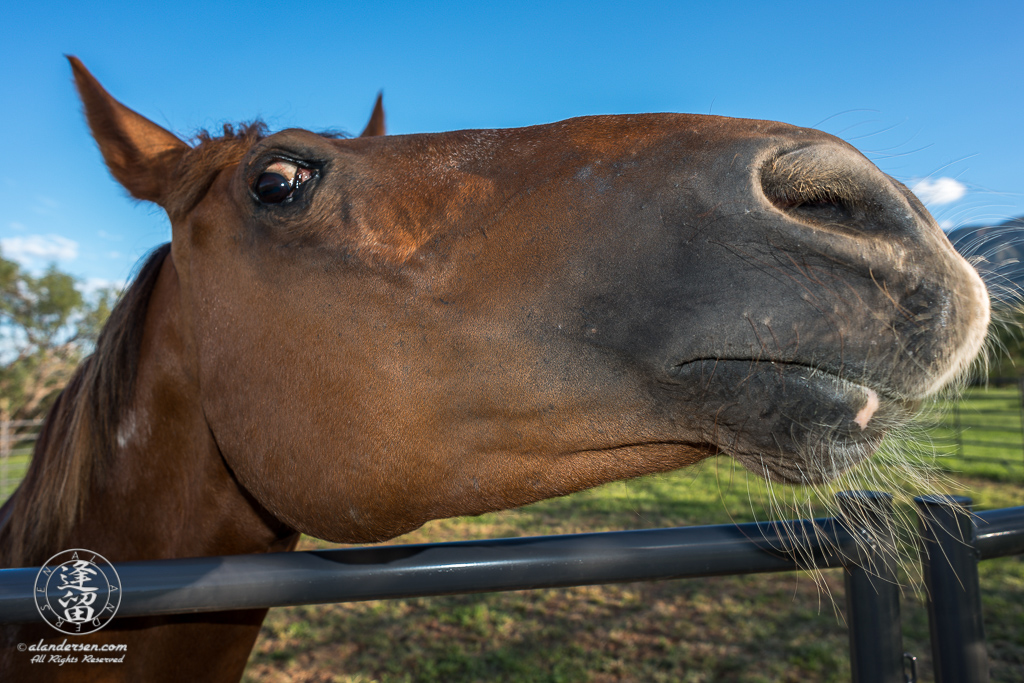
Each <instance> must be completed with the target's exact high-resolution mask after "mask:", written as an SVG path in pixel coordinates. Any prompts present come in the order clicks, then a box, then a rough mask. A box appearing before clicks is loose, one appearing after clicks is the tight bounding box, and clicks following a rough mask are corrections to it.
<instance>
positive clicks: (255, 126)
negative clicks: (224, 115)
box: [163, 121, 268, 219]
mask: <svg viewBox="0 0 1024 683" xmlns="http://www.w3.org/2000/svg"><path fill="white" fill-rule="evenodd" d="M267 132H268V129H267V126H266V124H265V123H263V122H262V121H253V122H251V123H243V124H239V125H238V126H237V127H236V126H233V125H231V124H230V123H226V124H224V128H223V133H222V134H221V135H220V136H214V135H211V134H210V133H209V132H208V131H205V130H203V131H200V132H199V133H198V134H197V135H196V136H195V138H194V140H193V142H194V144H193V146H192V148H191V149H189V150H188V151H187V152H185V154H184V155H183V156H182V158H181V161H180V162H179V163H178V166H177V170H176V172H175V175H174V177H173V178H170V179H168V180H169V182H170V187H169V188H168V192H167V194H166V199H165V201H164V202H163V204H164V209H166V210H167V213H168V214H169V215H170V216H171V217H172V219H173V218H174V217H176V216H180V215H182V214H185V213H188V212H189V211H190V210H192V208H193V207H194V206H195V205H196V204H197V203H198V202H199V200H200V199H202V197H203V195H204V194H206V191H207V190H208V189H209V187H210V185H211V184H212V183H213V179H214V178H215V177H216V175H217V173H219V172H220V171H221V170H222V169H224V168H226V167H228V166H231V165H232V164H236V163H238V162H239V161H240V160H241V159H242V157H244V156H245V154H246V152H248V151H249V149H250V148H251V147H252V146H253V145H254V144H255V143H257V142H259V141H260V140H261V139H263V138H264V137H266V135H267Z"/></svg>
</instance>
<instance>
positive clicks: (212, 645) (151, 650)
mask: <svg viewBox="0 0 1024 683" xmlns="http://www.w3.org/2000/svg"><path fill="white" fill-rule="evenodd" d="M184 322H186V321H184V320H183V318H182V316H181V307H180V299H179V282H178V278H177V274H176V272H175V269H174V264H173V261H172V260H171V259H170V258H167V259H165V262H164V264H163V265H162V267H161V270H160V273H159V276H158V277H157V280H156V283H155V286H154V288H153V291H152V294H151V296H150V298H149V304H148V310H147V312H146V314H145V329H144V331H143V334H142V341H141V345H140V348H139V362H138V366H137V375H136V381H135V385H134V389H133V391H132V398H131V400H130V401H129V403H128V407H127V409H126V410H124V411H123V414H122V415H121V416H120V419H119V421H118V422H119V424H118V427H117V433H116V437H115V438H114V439H113V443H114V444H115V447H114V448H113V453H112V454H111V455H112V457H111V458H110V459H109V460H107V461H105V462H103V463H102V464H95V465H94V466H91V467H87V468H83V471H84V472H88V478H89V479H90V483H89V486H88V487H87V492H86V493H85V495H83V497H82V504H81V508H80V512H79V514H78V515H77V517H76V521H75V522H74V523H73V524H72V525H71V527H70V531H69V532H67V533H62V534H61V535H60V540H59V545H58V544H57V542H52V543H49V544H48V546H46V547H41V548H37V549H36V551H35V553H34V555H30V556H29V557H30V558H31V559H30V561H28V562H25V563H24V564H36V565H37V564H40V563H42V562H43V561H45V559H46V558H47V557H49V556H50V555H52V554H54V553H57V552H59V551H61V550H65V549H68V548H86V549H88V550H91V551H94V552H97V553H99V554H100V555H103V556H104V557H106V558H107V559H108V560H110V561H112V562H115V563H117V562H127V561H133V560H146V559H158V558H172V557H194V556H202V555H219V554H237V553H254V552H267V551H276V550H288V549H291V548H292V547H293V546H294V543H295V541H296V540H297V534H296V533H295V532H293V531H292V530H291V529H288V528H287V527H284V526H283V525H282V524H280V523H279V522H277V521H276V520H274V519H273V518H272V517H270V515H268V514H267V513H265V512H264V511H263V510H262V509H261V508H260V507H259V505H258V504H257V503H256V502H255V501H254V500H252V498H251V497H250V496H249V495H248V494H247V493H246V492H245V491H244V490H243V489H242V488H241V487H240V486H239V485H238V484H237V482H236V481H235V479H234V477H233V476H232V474H231V472H230V470H229V469H228V467H227V465H226V464H225V462H224V460H223V458H222V457H221V454H220V451H219V450H218V448H217V445H216V442H215V440H214V438H213V436H212V434H211V433H210V430H209V428H208V426H207V424H206V420H205V418H204V416H203V412H202V407H201V403H200V394H199V387H198V384H197V382H196V379H195V378H196V373H195V372H194V360H193V359H194V355H193V353H192V351H193V349H192V346H191V344H190V343H189V341H188V339H189V335H188V333H187V327H186V326H184V325H183V323H184ZM85 376H92V373H86V374H85ZM83 395H87V394H83V393H82V392H81V391H80V388H79V387H69V391H67V393H66V395H65V397H62V401H63V400H64V399H65V398H66V399H68V401H67V402H65V404H64V405H63V406H61V405H58V406H57V407H56V410H55V412H59V410H60V409H67V407H68V405H67V404H68V403H70V402H73V400H75V399H80V398H81V397H82V396H83ZM60 418H61V416H60V415H51V418H50V419H53V420H55V424H56V425H59V424H62V422H61V419H60ZM78 427H80V425H78ZM69 431H71V432H72V433H70V434H63V435H60V434H54V436H53V437H52V438H53V439H57V438H58V437H61V436H62V437H63V438H65V439H73V440H74V441H75V442H76V443H80V442H88V439H87V438H83V437H82V435H81V434H79V433H76V430H75V429H74V428H72V429H70V430H69ZM48 440H49V439H48ZM42 445H43V446H44V448H43V452H37V454H36V456H35V459H36V460H38V461H39V462H38V463H36V464H37V465H38V467H39V472H44V471H45V470H46V469H48V468H46V467H44V465H46V464H47V460H48V459H49V460H50V461H51V462H52V459H53V458H54V457H55V454H56V453H57V451H55V450H54V447H51V446H52V445H48V444H42ZM31 474H32V472H30V475H31ZM41 477H42V475H40V474H39V473H38V472H37V473H36V474H35V475H34V476H30V477H26V481H25V482H24V483H23V486H22V488H20V489H19V491H18V493H17V494H16V496H17V498H18V499H20V500H13V501H11V503H12V504H13V505H12V504H8V505H6V506H5V511H10V513H11V518H12V521H14V518H15V517H17V516H18V515H23V514H28V515H31V514H42V513H43V512H45V511H43V510H41V509H33V508H32V507H30V501H34V500H38V498H39V496H38V495H37V496H33V493H38V491H34V490H33V487H34V486H38V485H39V484H38V483H36V482H38V481H40V480H41ZM17 503H21V505H20V506H19V505H18V504H17ZM33 505H34V504H33ZM38 507H39V506H38V505H36V508H38ZM13 528H20V529H22V530H23V533H24V530H26V529H31V527H30V526H27V525H24V524H22V525H20V526H19V525H17V524H10V523H9V524H8V525H7V527H6V528H5V529H4V536H5V538H4V539H3V540H2V541H0V553H3V552H10V546H11V539H10V531H11V529H13ZM3 546H7V547H6V548H5V547H3ZM35 555H38V556H39V557H35ZM40 557H41V559H39V558H40ZM7 566H10V564H7ZM264 615H265V610H250V611H246V612H228V613H221V614H214V615H206V614H197V615H182V616H178V617H174V616H172V617H143V618H130V619H125V620H119V619H118V620H114V622H112V623H111V624H109V625H108V626H107V627H106V628H104V629H103V630H101V631H98V632H96V633H94V634H91V635H89V636H83V637H80V638H75V639H74V640H75V641H76V642H94V643H120V644H127V646H128V652H129V654H128V656H127V658H126V660H125V663H124V664H116V665H88V666H89V667H90V668H89V669H88V671H87V672H85V671H83V670H82V669H81V668H80V667H78V668H76V667H74V666H68V667H62V668H60V669H58V670H54V668H53V667H52V666H51V667H50V668H49V669H47V674H48V675H50V674H52V675H53V676H54V680H58V679H59V680H64V679H65V678H66V679H67V680H80V679H81V678H80V677H81V676H82V674H83V673H90V674H92V675H95V676H97V677H98V678H97V680H111V681H113V680H124V681H130V680H150V681H164V680H167V681H172V680H173V681H180V680H194V681H206V680H209V681H230V680H238V679H239V678H240V677H241V675H242V671H243V669H244V667H245V664H246V660H247V658H248V655H249V651H250V650H251V648H252V645H253V643H254V641H255V639H256V637H257V635H258V633H259V628H260V624H261V623H262V621H263V616H264ZM60 635H61V634H58V633H57V632H56V631H53V630H51V629H50V628H49V627H48V626H46V625H44V624H41V623H37V624H31V625H25V626H10V627H6V628H4V629H0V670H3V671H5V672H6V673H7V674H9V675H10V680H38V678H37V676H38V673H39V672H38V670H37V668H33V667H35V666H36V665H33V664H30V659H29V658H27V657H23V656H21V655H22V654H26V653H19V652H17V651H16V650H15V648H14V646H13V644H14V643H16V642H37V641H38V640H39V639H47V640H49V639H52V638H54V637H57V636H60ZM89 680H92V679H89Z"/></svg>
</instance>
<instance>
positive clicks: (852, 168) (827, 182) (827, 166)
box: [761, 146, 864, 225]
mask: <svg viewBox="0 0 1024 683" xmlns="http://www.w3.org/2000/svg"><path fill="white" fill-rule="evenodd" d="M844 151H845V150H835V149H822V148H821V147H819V146H816V147H809V148H802V149H798V150H796V151H793V152H787V153H784V154H781V155H779V156H777V157H775V158H773V159H771V160H769V161H768V162H767V163H766V164H765V165H764V166H763V167H762V168H761V190H762V191H763V192H764V196H765V198H766V199H767V200H768V201H769V202H771V203H772V204H773V205H774V206H775V207H776V208H777V209H779V210H781V211H784V212H786V213H787V214H789V215H791V216H792V217H793V218H796V219H798V220H802V221H805V222H810V223H816V224H835V223H842V224H845V225H851V224H854V223H856V222H857V220H858V216H859V214H860V213H861V212H860V210H859V209H858V207H859V206H860V205H862V199H863V197H862V192H863V190H862V189H861V188H862V187H863V180H864V179H863V178H860V177H858V176H859V175H860V174H859V173H858V169H857V167H856V165H854V164H851V163H850V160H849V159H848V158H847V155H846V154H844V153H843V152H844Z"/></svg>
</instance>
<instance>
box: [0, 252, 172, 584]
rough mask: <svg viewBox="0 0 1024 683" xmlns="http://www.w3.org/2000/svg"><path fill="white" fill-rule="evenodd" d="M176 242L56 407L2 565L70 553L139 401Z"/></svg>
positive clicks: (2, 551)
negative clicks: (140, 377) (144, 357)
mask: <svg viewBox="0 0 1024 683" xmlns="http://www.w3.org/2000/svg"><path fill="white" fill-rule="evenodd" d="M170 250H171V245H170V244H169V243H168V244H164V245H162V246H160V247H157V248H156V249H154V250H153V252H152V253H151V254H150V255H149V257H148V258H147V259H146V262H145V264H144V265H143V266H142V268H141V270H140V271H139V274H138V276H137V277H136V278H135V280H134V281H133V282H132V284H131V285H130V286H129V287H128V289H127V290H126V291H125V292H124V293H123V294H122V296H121V299H120V300H119V301H118V303H117V305H116V306H115V307H114V310H113V311H112V312H111V314H110V319H109V320H108V321H107V323H106V325H105V326H104V327H103V331H102V332H101V333H100V336H99V339H98V340H97V341H96V349H95V351H94V352H93V353H92V354H91V355H90V356H88V357H87V358H86V359H85V360H84V361H82V363H81V365H79V367H78V369H77V370H76V371H75V373H74V375H73V376H72V378H71V380H70V381H69V382H68V385H67V386H66V387H65V388H64V390H63V391H62V392H61V394H60V396H58V398H57V401H56V403H54V405H53V407H52V408H51V409H50V412H49V413H48V414H47V416H46V419H45V421H44V422H43V426H42V429H41V430H40V433H39V438H38V440H37V441H36V446H35V450H34V451H33V455H32V461H31V464H30V465H29V468H28V472H26V474H25V478H24V480H23V481H22V483H21V485H20V486H19V487H18V489H17V490H16V491H15V493H14V494H13V495H12V496H11V500H10V501H8V503H7V504H6V505H4V510H3V513H4V514H2V515H0V518H4V517H6V524H3V528H2V529H0V566H2V567H22V566H35V565H39V564H42V563H43V562H45V561H46V559H47V557H49V555H50V554H52V553H53V552H56V551H57V550H59V549H61V548H63V546H64V543H65V541H66V540H67V537H68V534H70V532H71V529H72V528H73V527H74V525H75V523H76V522H77V521H78V519H79V517H80V515H81V514H82V512H83V510H84V506H85V503H86V499H87V498H88V494H89V488H90V484H91V483H92V482H93V481H94V479H95V478H96V477H97V476H102V474H103V472H104V470H105V469H106V467H107V465H108V462H109V460H110V459H111V457H112V454H113V452H114V447H115V444H116V439H117V436H116V435H117V429H118V425H119V422H120V420H121V416H122V415H123V414H124V412H125V410H126V409H127V408H128V406H129V405H130V403H131V400H132V393H133V389H134V386H135V378H136V375H137V371H138V362H139V349H140V347H141V344H142V333H143V329H144V327H145V322H146V310H147V308H148V306H149V299H150V295H151V294H152V293H153V288H154V287H155V285H156V280H157V276H158V275H159V274H160V267H161V266H162V265H163V262H164V259H166V258H167V255H168V254H169V253H170Z"/></svg>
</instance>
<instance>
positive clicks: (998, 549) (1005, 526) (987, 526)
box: [974, 506, 1024, 560]
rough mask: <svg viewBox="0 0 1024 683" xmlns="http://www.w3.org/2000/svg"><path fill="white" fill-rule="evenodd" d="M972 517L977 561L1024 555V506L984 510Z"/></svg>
mask: <svg viewBox="0 0 1024 683" xmlns="http://www.w3.org/2000/svg"><path fill="white" fill-rule="evenodd" d="M974 517H975V520H974V521H975V524H974V528H975V532H976V533H977V537H976V538H975V540H974V547H975V548H976V549H977V551H978V558H979V559H981V560H990V559H992V558H994V557H1006V556H1008V555H1024V506H1021V507H1015V508H1003V509H1001V510H986V511H985V512H979V513H977V514H976V515H975V516H974Z"/></svg>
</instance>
